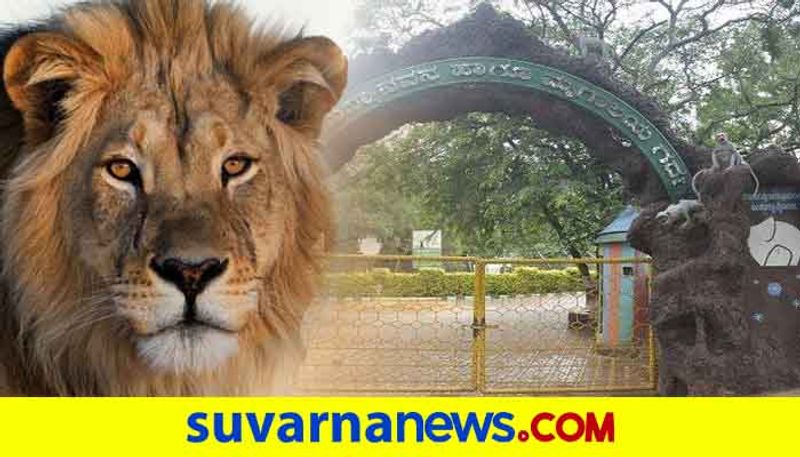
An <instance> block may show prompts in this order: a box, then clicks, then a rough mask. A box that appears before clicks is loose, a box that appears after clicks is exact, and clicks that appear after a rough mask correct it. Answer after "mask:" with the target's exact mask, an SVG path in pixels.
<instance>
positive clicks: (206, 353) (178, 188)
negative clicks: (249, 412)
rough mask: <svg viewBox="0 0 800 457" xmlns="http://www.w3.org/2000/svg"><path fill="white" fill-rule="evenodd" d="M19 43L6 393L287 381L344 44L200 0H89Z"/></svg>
mask: <svg viewBox="0 0 800 457" xmlns="http://www.w3.org/2000/svg"><path fill="white" fill-rule="evenodd" d="M0 43H2V45H0V55H2V56H3V91H2V96H0V144H2V148H3V150H2V151H0V152H2V160H0V174H2V179H3V181H4V182H3V186H2V206H0V212H1V217H2V222H1V223H0V237H1V238H2V242H1V243H0V244H1V245H2V256H1V257H2V270H1V271H0V285H1V287H0V290H2V303H0V322H1V323H2V324H1V325H2V328H0V391H2V392H3V393H5V394H10V395H70V396H73V395H74V396H95V395H98V396H99V395H113V396H128V395H135V396H139V395H170V396H178V395H256V394H272V393H276V392H282V390H281V389H283V386H282V381H285V380H286V379H285V378H286V377H287V373H288V372H289V371H291V367H292V366H293V364H296V363H297V361H298V359H299V358H300V357H301V355H302V344H301V341H300V336H299V328H300V324H301V320H302V317H303V313H304V310H305V308H306V307H307V306H308V304H309V302H310V300H311V299H312V295H313V289H314V288H313V285H314V283H315V282H316V281H315V277H316V275H317V274H318V272H319V267H318V264H319V258H320V256H321V254H322V253H323V251H324V249H325V247H324V245H325V240H326V238H327V239H329V237H330V235H329V233H330V214H329V212H330V210H329V205H328V200H329V198H328V192H327V190H326V186H325V178H324V177H325V173H324V170H323V168H322V165H321V163H322V160H321V158H320V154H321V152H320V150H319V149H320V148H319V147H318V143H319V136H320V131H321V129H322V122H323V120H324V118H325V115H326V114H327V113H328V112H329V111H330V110H331V109H332V108H333V106H334V105H335V104H336V102H337V101H338V100H339V98H340V97H341V95H342V92H343V90H344V87H345V85H346V79H347V61H346V58H345V57H344V55H343V53H342V51H341V50H340V49H339V48H338V47H337V46H336V44H334V43H333V42H332V41H330V40H329V39H327V38H323V37H304V36H302V35H297V36H286V35H285V33H276V32H272V31H270V30H268V29H264V28H258V27H254V26H253V25H252V23H251V21H250V20H249V19H248V17H247V15H246V14H245V13H244V12H243V11H242V10H240V9H239V8H237V7H235V6H232V5H229V4H225V3H219V2H216V3H214V4H213V5H208V4H206V3H205V2H204V1H200V0H130V1H127V2H102V3H101V2H96V3H87V4H80V5H77V6H73V7H69V8H66V9H65V10H63V11H62V12H61V14H59V15H58V16H56V17H55V18H54V19H52V20H50V21H48V22H45V23H43V24H42V25H37V26H34V27H31V28H28V29H20V30H15V31H13V32H10V33H7V34H6V35H5V36H4V37H3V38H2V40H0Z"/></svg>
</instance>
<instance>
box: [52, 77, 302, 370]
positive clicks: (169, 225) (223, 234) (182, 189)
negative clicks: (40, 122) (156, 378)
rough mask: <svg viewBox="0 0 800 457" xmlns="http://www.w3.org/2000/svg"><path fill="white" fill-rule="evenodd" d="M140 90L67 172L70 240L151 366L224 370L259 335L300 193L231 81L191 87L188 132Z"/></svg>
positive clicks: (161, 101)
mask: <svg viewBox="0 0 800 457" xmlns="http://www.w3.org/2000/svg"><path fill="white" fill-rule="evenodd" d="M130 90H138V91H141V97H140V98H143V99H145V100H146V101H145V103H141V100H137V101H136V102H134V103H133V104H132V105H133V106H121V107H120V108H118V109H120V116H115V119H114V122H113V124H114V125H113V126H109V128H108V131H107V132H104V135H102V140H100V141H98V144H97V145H96V149H94V150H91V149H90V150H89V151H87V153H86V157H84V158H82V160H80V161H78V162H76V163H75V164H74V165H73V166H72V167H71V169H70V170H68V173H69V174H70V175H71V176H70V178H69V179H68V180H67V181H68V182H70V183H74V184H73V187H74V192H71V195H72V197H71V199H75V200H79V201H80V206H79V207H78V208H77V209H76V210H73V211H71V212H70V217H71V218H74V220H73V221H71V223H70V224H69V227H70V230H74V233H71V234H70V236H71V237H74V238H75V239H77V240H80V244H81V248H80V250H79V251H78V252H79V255H80V257H81V260H82V261H83V262H84V263H85V264H86V265H87V266H89V267H90V268H91V270H92V273H94V274H95V275H96V276H97V277H101V278H105V280H104V281H102V282H101V283H103V284H105V285H106V286H105V287H107V292H108V295H109V296H111V297H112V300H113V302H114V306H115V309H116V311H117V312H118V313H119V314H120V315H121V316H124V318H125V319H126V320H127V321H128V323H129V324H130V328H131V329H132V330H133V338H134V340H135V344H136V348H137V350H138V352H139V355H140V356H141V357H142V358H144V359H145V360H146V361H147V362H148V363H149V364H150V365H152V366H153V367H155V368H159V369H167V370H170V371H181V370H186V369H191V370H205V369H210V368H214V367H216V366H217V365H218V364H220V363H221V362H223V361H225V360H226V359H227V358H229V357H230V356H231V355H232V354H234V353H235V352H236V351H237V348H238V345H239V342H238V339H239V336H238V334H239V333H240V332H242V330H243V329H244V328H245V327H247V326H248V325H252V326H258V320H259V319H260V318H261V316H260V315H259V309H258V305H259V300H260V297H259V294H260V293H262V292H264V291H262V286H263V279H264V278H265V277H266V276H267V275H269V274H270V273H271V271H272V270H273V269H274V267H275V262H276V259H277V257H278V255H279V253H280V251H281V246H282V245H283V244H284V242H285V240H284V236H285V233H284V224H285V223H286V222H287V221H291V220H293V218H294V215H293V214H290V211H291V210H292V207H291V206H292V205H291V204H290V202H288V201H287V198H288V197H289V196H290V195H291V193H292V189H291V188H289V186H288V181H287V177H286V176H285V174H284V173H283V171H282V164H281V162H280V157H281V154H280V152H279V151H277V147H278V146H277V145H276V143H275V141H274V140H272V139H271V137H270V134H269V132H268V130H267V129H265V128H264V125H263V124H262V123H261V119H260V118H259V116H254V115H252V114H251V113H248V110H247V107H246V106H245V102H244V100H242V99H241V98H240V96H239V95H238V94H237V93H236V91H235V90H234V88H233V87H231V86H230V85H229V84H227V83H226V82H225V81H224V80H219V81H213V80H212V81H207V82H198V83H197V84H195V85H193V87H191V88H190V92H189V93H188V94H187V95H186V100H185V107H184V109H185V111H184V113H182V116H184V118H183V119H182V120H180V121H179V122H181V123H182V124H183V125H177V124H178V121H177V120H176V118H177V116H176V113H175V111H174V108H173V105H172V102H171V100H169V99H168V98H166V97H165V94H162V93H159V92H158V91H151V92H150V93H147V89H146V88H139V89H135V88H132V89H130ZM209 94H213V96H211V97H210V96H209ZM120 117H122V118H124V121H123V122H122V123H121V124H122V125H120V122H119V120H120ZM270 127H271V128H273V129H278V128H287V127H285V126H281V125H279V124H278V123H275V124H273V125H271V126H270ZM85 209H88V211H86V210H85ZM251 323H252V324H251Z"/></svg>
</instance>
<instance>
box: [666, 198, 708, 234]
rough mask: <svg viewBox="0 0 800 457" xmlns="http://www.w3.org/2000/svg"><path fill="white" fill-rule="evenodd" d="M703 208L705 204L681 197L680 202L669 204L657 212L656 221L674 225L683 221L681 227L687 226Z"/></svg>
mask: <svg viewBox="0 0 800 457" xmlns="http://www.w3.org/2000/svg"><path fill="white" fill-rule="evenodd" d="M702 209H703V204H702V203H700V201H699V200H695V199H688V200H687V199H681V200H680V201H678V203H673V204H672V205H669V206H667V209H665V210H664V211H661V212H660V213H658V214H656V221H658V222H660V223H662V224H669V225H672V224H674V223H676V222H678V221H682V223H681V225H680V226H679V227H680V228H682V229H683V228H687V227H688V226H689V224H691V223H692V216H694V215H695V214H696V213H697V212H699V211H700V210H702Z"/></svg>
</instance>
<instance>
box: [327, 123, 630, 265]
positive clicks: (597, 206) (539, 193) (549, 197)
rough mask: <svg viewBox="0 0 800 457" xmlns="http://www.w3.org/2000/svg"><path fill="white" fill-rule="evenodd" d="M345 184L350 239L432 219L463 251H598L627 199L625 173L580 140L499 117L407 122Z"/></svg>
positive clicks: (352, 168)
mask: <svg viewBox="0 0 800 457" xmlns="http://www.w3.org/2000/svg"><path fill="white" fill-rule="evenodd" d="M338 183H339V186H338V187H339V189H340V195H343V197H342V199H346V200H347V201H348V203H349V206H348V208H349V209H348V211H347V212H346V214H347V216H346V217H347V219H348V220H349V222H347V223H343V224H340V225H342V226H345V227H348V229H346V230H345V231H343V232H342V237H343V238H345V239H352V238H353V237H354V236H359V235H360V236H363V235H364V234H366V233H374V234H377V235H379V236H382V237H391V236H400V237H403V238H404V239H406V240H410V230H411V229H412V228H414V227H417V228H420V227H421V226H428V227H431V226H432V227H438V228H443V229H444V230H445V239H448V238H449V239H450V240H451V249H453V252H454V253H457V254H464V255H479V256H509V255H516V256H534V257H563V256H572V257H587V256H591V255H592V254H593V252H594V247H593V246H594V245H593V239H594V236H595V235H596V233H597V232H598V231H599V230H600V229H602V227H603V225H604V223H606V222H607V221H608V219H609V218H611V217H612V216H613V215H614V214H615V213H616V212H617V211H618V210H619V209H620V207H621V205H622V196H621V187H620V182H619V180H618V178H617V177H616V176H614V175H613V174H612V173H610V172H609V171H608V170H607V169H605V168H604V167H602V166H601V165H600V164H598V163H597V162H596V161H595V159H594V158H593V157H592V156H591V155H590V154H589V153H588V151H587V150H586V148H585V147H584V146H583V145H582V144H580V143H578V142H576V141H574V140H570V139H567V138H559V137H553V136H552V135H550V134H547V133H545V132H543V131H541V130H539V129H536V128H535V127H533V126H532V125H531V121H530V119H528V118H525V117H513V116H507V115H502V114H491V115H490V114H478V113H476V114H471V115H468V116H465V117H461V118H458V119H455V120H452V121H448V122H441V123H431V124H423V125H415V126H411V127H407V128H405V129H402V130H401V131H400V132H398V133H397V134H395V135H393V136H391V137H390V138H388V139H386V140H384V141H382V142H380V143H377V144H375V145H372V146H370V147H368V148H365V149H362V150H361V151H360V152H359V154H358V157H357V158H356V159H355V160H354V162H353V163H352V164H350V165H349V166H348V168H347V169H346V170H345V172H344V173H343V174H342V175H341V176H339V179H338ZM354 208H358V210H356V211H353V209H354ZM343 214H344V213H343ZM362 214H370V215H371V216H370V217H363V216H360V215H362ZM354 221H358V222H354ZM354 232H358V233H357V234H356V233H354ZM585 273H586V275H587V276H588V269H586V270H585Z"/></svg>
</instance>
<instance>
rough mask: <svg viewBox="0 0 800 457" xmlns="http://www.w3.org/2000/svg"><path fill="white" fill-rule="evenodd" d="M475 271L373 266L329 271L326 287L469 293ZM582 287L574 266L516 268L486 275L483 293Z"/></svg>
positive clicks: (357, 291) (356, 293)
mask: <svg viewBox="0 0 800 457" xmlns="http://www.w3.org/2000/svg"><path fill="white" fill-rule="evenodd" d="M474 284H475V274H474V273H461V272H459V273H445V272H444V270H442V269H439V268H422V269H420V270H419V271H417V272H414V273H392V272H390V271H388V270H387V269H375V270H372V271H369V272H359V273H330V274H328V275H327V276H326V278H325V290H326V291H327V293H328V294H330V295H333V296H338V297H370V296H386V297H444V296H451V295H472V293H473V289H474ZM582 290H583V282H582V281H581V276H580V273H579V272H578V269H577V268H565V269H561V270H542V269H539V268H527V267H523V268H520V267H518V268H515V269H514V271H512V272H511V273H499V274H487V275H486V294H487V295H490V296H498V295H525V294H543V293H555V292H577V291H582Z"/></svg>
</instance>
